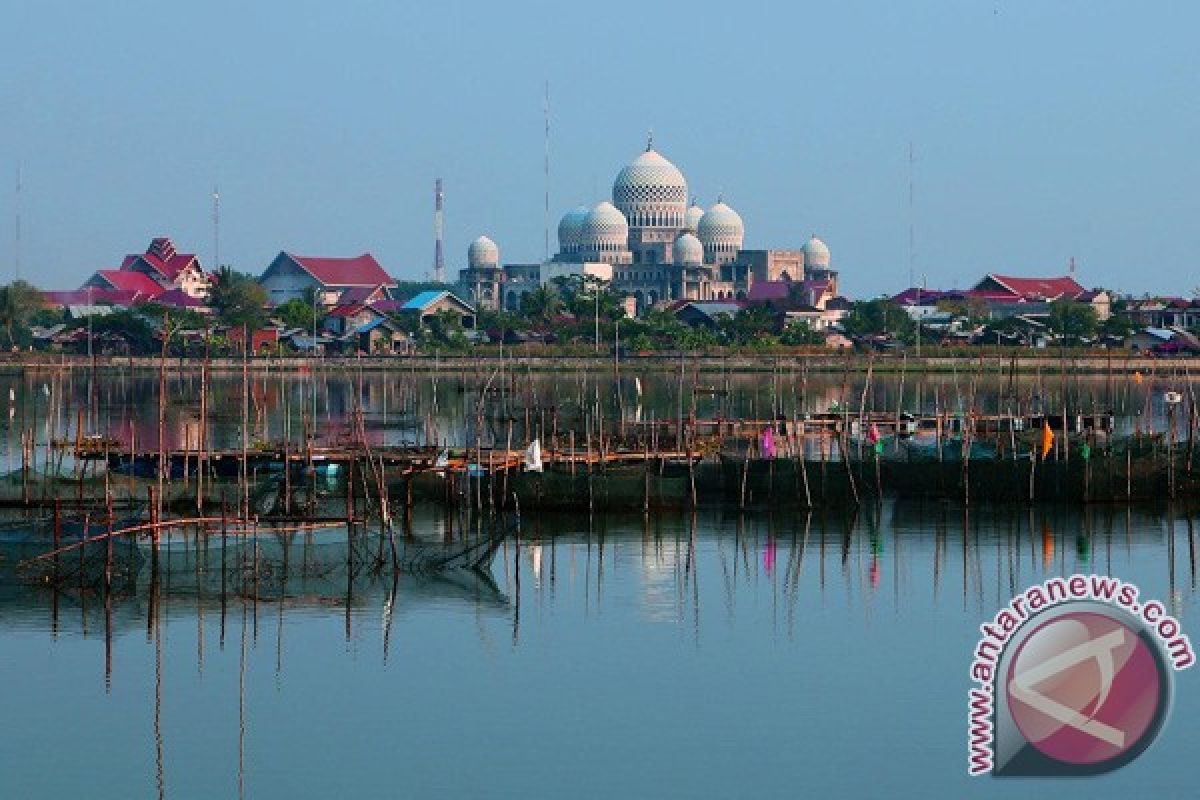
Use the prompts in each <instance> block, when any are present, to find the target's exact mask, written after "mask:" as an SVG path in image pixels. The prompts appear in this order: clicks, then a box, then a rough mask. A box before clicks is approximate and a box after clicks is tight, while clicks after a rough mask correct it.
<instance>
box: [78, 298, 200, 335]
mask: <svg viewBox="0 0 1200 800" xmlns="http://www.w3.org/2000/svg"><path fill="white" fill-rule="evenodd" d="M133 311H134V312H135V313H136V314H138V315H140V316H142V317H144V318H146V319H148V320H152V321H153V322H156V323H158V324H159V325H160V326H161V325H162V322H163V320H164V319H169V320H170V324H171V330H172V331H177V330H184V329H189V330H203V329H205V328H207V327H208V326H209V325H210V324H211V323H210V322H209V320H208V318H207V317H205V316H204V315H203V314H199V313H197V312H195V311H192V310H191V309H187V308H167V307H166V306H164V305H160V304H159V303H138V304H137V305H135V306H134V307H133ZM93 329H94V328H93Z"/></svg>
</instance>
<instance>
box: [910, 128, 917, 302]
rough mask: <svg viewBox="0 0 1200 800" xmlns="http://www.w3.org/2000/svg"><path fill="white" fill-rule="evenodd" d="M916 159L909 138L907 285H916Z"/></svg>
mask: <svg viewBox="0 0 1200 800" xmlns="http://www.w3.org/2000/svg"><path fill="white" fill-rule="evenodd" d="M915 161H916V159H915V158H913V143H912V140H911V139H910V140H909V142H908V285H909V286H915V285H916V280H917V276H916V255H915V253H916V240H917V233H916V229H917V221H916V220H917V213H916V206H915V204H914V203H913V172H914V168H913V164H914V163H915Z"/></svg>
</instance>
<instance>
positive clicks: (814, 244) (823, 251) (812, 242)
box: [804, 234, 829, 269]
mask: <svg viewBox="0 0 1200 800" xmlns="http://www.w3.org/2000/svg"><path fill="white" fill-rule="evenodd" d="M804 266H806V267H811V268H813V269H829V247H828V246H827V245H826V244H825V243H824V242H822V241H821V240H820V239H818V238H817V236H816V234H813V237H812V238H811V239H809V240H808V241H807V242H805V244H804Z"/></svg>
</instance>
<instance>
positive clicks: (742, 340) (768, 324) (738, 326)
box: [718, 305, 779, 345]
mask: <svg viewBox="0 0 1200 800" xmlns="http://www.w3.org/2000/svg"><path fill="white" fill-rule="evenodd" d="M718 327H719V328H720V329H721V331H722V332H723V333H724V334H725V337H726V339H727V340H728V341H729V343H730V344H737V345H753V344H756V343H762V342H763V340H764V339H766V338H768V337H769V338H770V339H771V344H774V343H775V336H774V334H775V331H776V330H777V329H778V327H779V326H778V322H777V321H776V317H775V314H774V312H772V311H771V309H769V308H767V307H766V306H761V305H754V306H748V307H746V308H743V309H742V310H740V311H738V312H737V313H736V314H734V315H733V316H722V317H720V320H719V322H718Z"/></svg>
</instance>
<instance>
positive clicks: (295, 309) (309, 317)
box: [275, 298, 318, 331]
mask: <svg viewBox="0 0 1200 800" xmlns="http://www.w3.org/2000/svg"><path fill="white" fill-rule="evenodd" d="M275 316H276V317H278V318H279V320H280V321H281V322H283V324H284V325H285V326H287V327H289V328H302V329H303V330H306V331H311V330H312V328H313V325H314V324H315V323H316V322H317V321H318V320H317V313H316V310H315V309H314V308H313V304H312V301H311V300H310V301H309V302H307V303H306V302H305V301H303V300H300V299H298V298H292V299H291V300H288V301H287V302H286V303H283V304H281V305H278V306H275Z"/></svg>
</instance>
